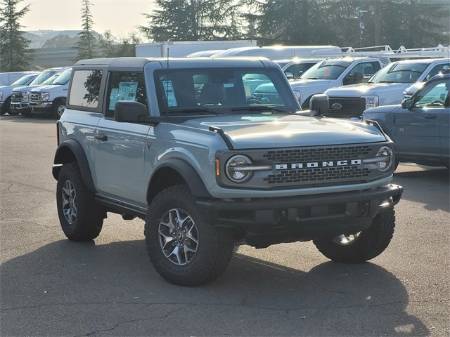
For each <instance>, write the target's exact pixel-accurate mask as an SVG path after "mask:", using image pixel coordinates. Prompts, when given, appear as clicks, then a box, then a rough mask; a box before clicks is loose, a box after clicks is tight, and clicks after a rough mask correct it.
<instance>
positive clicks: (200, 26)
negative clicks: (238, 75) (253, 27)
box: [140, 0, 243, 41]
mask: <svg viewBox="0 0 450 337" xmlns="http://www.w3.org/2000/svg"><path fill="white" fill-rule="evenodd" d="M156 2H157V5H158V9H156V10H154V11H153V12H152V13H151V14H144V15H145V17H146V18H147V19H148V20H149V22H148V24H147V25H146V26H142V27H140V30H141V31H142V32H143V33H145V34H146V35H147V36H148V37H149V38H150V39H152V40H154V41H168V40H171V41H189V40H192V41H197V40H216V39H223V40H229V39H236V38H240V37H241V36H242V31H241V27H242V20H243V17H242V16H241V7H242V1H240V0H157V1H156Z"/></svg>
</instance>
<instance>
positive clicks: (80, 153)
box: [52, 139, 95, 193]
mask: <svg viewBox="0 0 450 337" xmlns="http://www.w3.org/2000/svg"><path fill="white" fill-rule="evenodd" d="M73 161H75V162H76V164H77V165H78V168H79V170H80V174H81V179H82V180H83V182H84V184H85V185H86V187H87V188H88V190H89V191H90V192H92V193H95V187H94V181H93V180H92V175H91V170H90V168H89V162H88V160H87V157H86V154H85V153H84V150H83V147H82V146H81V144H80V143H79V142H77V141H76V140H74V139H68V140H65V141H64V142H62V143H61V144H60V145H59V146H58V149H57V150H56V154H55V159H54V161H53V169H52V174H53V177H54V178H55V179H56V180H58V176H59V171H60V170H61V167H62V165H63V164H66V163H70V162H73Z"/></svg>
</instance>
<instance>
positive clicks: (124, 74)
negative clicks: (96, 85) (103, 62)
mask: <svg viewBox="0 0 450 337" xmlns="http://www.w3.org/2000/svg"><path fill="white" fill-rule="evenodd" d="M107 95H108V96H107V105H106V107H107V108H106V116H108V117H112V116H113V115H114V110H115V109H116V104H117V102H119V101H132V102H139V103H142V104H145V105H147V93H146V90H145V80H144V73H142V72H128V71H121V72H119V71H117V72H111V73H110V77H109V84H108V94H107Z"/></svg>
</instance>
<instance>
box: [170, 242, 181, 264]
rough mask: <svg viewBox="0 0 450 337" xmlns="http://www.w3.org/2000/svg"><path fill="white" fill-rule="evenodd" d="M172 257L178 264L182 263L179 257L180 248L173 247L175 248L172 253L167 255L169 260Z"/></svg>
mask: <svg viewBox="0 0 450 337" xmlns="http://www.w3.org/2000/svg"><path fill="white" fill-rule="evenodd" d="M172 255H174V256H175V257H176V259H177V262H178V264H180V265H181V264H182V262H181V256H180V247H178V246H175V248H174V249H173V250H172V252H171V253H170V254H169V256H168V257H169V258H170V257H171V256H172Z"/></svg>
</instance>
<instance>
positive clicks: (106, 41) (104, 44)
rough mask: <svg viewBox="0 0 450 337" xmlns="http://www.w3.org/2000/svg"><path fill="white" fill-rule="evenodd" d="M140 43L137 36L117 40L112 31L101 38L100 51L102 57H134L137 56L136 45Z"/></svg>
mask: <svg viewBox="0 0 450 337" xmlns="http://www.w3.org/2000/svg"><path fill="white" fill-rule="evenodd" d="M139 42H140V40H139V37H138V36H137V35H136V34H134V33H133V34H130V36H129V37H126V38H123V39H121V40H118V39H116V38H115V37H114V36H113V35H112V34H111V32H110V31H107V32H105V33H104V34H103V36H101V37H100V38H99V42H98V44H99V49H100V50H101V53H102V57H134V56H136V44H138V43H139Z"/></svg>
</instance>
